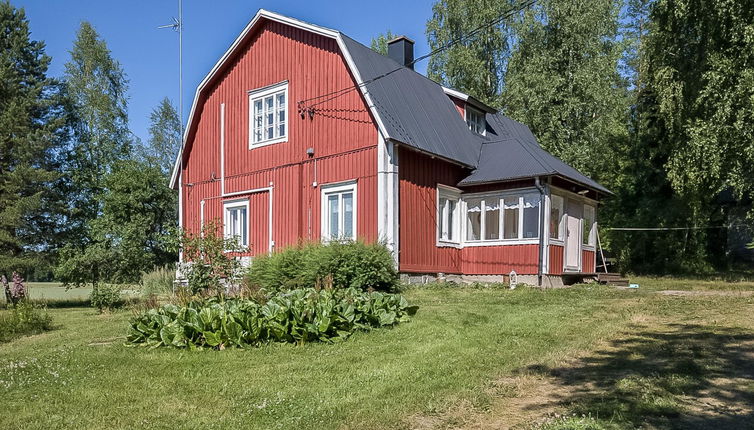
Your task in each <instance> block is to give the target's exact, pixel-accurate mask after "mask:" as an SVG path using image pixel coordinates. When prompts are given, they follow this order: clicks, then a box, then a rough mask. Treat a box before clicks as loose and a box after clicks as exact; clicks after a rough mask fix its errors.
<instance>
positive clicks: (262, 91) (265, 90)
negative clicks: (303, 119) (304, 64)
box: [248, 81, 291, 149]
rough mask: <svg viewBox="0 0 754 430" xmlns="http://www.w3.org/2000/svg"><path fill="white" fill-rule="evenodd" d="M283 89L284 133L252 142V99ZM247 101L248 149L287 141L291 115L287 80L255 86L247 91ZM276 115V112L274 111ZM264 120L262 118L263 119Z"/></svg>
mask: <svg viewBox="0 0 754 430" xmlns="http://www.w3.org/2000/svg"><path fill="white" fill-rule="evenodd" d="M280 91H283V92H284V94H285V135H284V136H280V137H276V138H273V139H266V140H260V141H259V142H254V101H255V100H256V99H259V98H264V97H266V96H268V95H270V94H275V93H278V92H280ZM248 103H249V149H254V148H260V147H262V146H267V145H272V144H275V143H281V142H287V141H288V135H289V134H290V132H291V115H290V106H291V104H290V99H289V98H288V81H283V82H278V83H277V84H273V85H268V86H266V87H262V88H257V89H255V90H250V91H249V92H248ZM275 115H277V112H275ZM263 122H264V120H263Z"/></svg>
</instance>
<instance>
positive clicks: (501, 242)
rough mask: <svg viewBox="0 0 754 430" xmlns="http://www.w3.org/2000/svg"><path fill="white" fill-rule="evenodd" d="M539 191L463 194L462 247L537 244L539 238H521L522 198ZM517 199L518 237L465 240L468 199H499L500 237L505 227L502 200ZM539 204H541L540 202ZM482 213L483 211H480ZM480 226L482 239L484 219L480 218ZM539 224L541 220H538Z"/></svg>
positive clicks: (522, 228)
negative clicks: (507, 198)
mask: <svg viewBox="0 0 754 430" xmlns="http://www.w3.org/2000/svg"><path fill="white" fill-rule="evenodd" d="M538 193H539V191H538V190H537V189H536V188H519V189H516V190H505V191H497V192H485V193H474V194H464V195H463V196H462V202H463V211H462V213H461V216H462V217H463V223H462V224H463V245H464V246H485V245H489V246H494V245H520V244H529V243H539V237H538V236H537V237H523V235H524V214H523V209H524V196H525V195H527V194H538ZM512 196H515V197H518V210H519V215H518V237H517V238H515V239H503V238H501V239H497V240H484V239H479V240H469V239H466V224H467V223H466V214H467V209H468V208H467V206H466V202H467V200H470V199H482V200H484V199H489V198H493V199H495V198H498V199H500V217H499V221H498V222H499V223H500V225H499V227H498V231H499V232H500V235H501V237H502V236H504V235H505V232H504V230H503V229H504V227H505V214H504V212H505V211H504V204H503V202H504V200H503V199H505V198H506V197H512ZM540 204H541V202H540ZM482 213H484V211H482ZM481 222H482V226H481V228H480V237H484V235H485V233H486V231H485V227H484V217H482V220H481ZM540 222H541V220H540ZM537 235H539V231H537Z"/></svg>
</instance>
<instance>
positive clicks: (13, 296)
mask: <svg viewBox="0 0 754 430" xmlns="http://www.w3.org/2000/svg"><path fill="white" fill-rule="evenodd" d="M0 282H2V283H3V287H4V288H5V300H6V302H7V303H8V304H12V305H13V306H16V305H17V304H18V302H20V301H21V300H23V299H25V298H26V297H27V291H26V285H24V278H22V277H21V275H19V274H18V273H17V272H13V275H12V276H11V283H8V278H6V277H5V275H3V276H2V278H0Z"/></svg>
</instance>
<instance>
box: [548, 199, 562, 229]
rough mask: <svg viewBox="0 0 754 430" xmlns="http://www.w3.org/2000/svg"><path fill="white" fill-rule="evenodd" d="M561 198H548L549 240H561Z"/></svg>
mask: <svg viewBox="0 0 754 430" xmlns="http://www.w3.org/2000/svg"><path fill="white" fill-rule="evenodd" d="M562 221H563V197H560V196H556V195H552V196H550V239H557V240H563V236H562V228H561V224H562Z"/></svg>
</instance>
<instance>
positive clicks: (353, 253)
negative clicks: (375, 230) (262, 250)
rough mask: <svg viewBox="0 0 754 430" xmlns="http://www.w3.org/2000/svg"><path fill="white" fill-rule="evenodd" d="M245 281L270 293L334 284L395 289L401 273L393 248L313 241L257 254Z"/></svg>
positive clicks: (358, 243) (342, 286) (354, 243)
mask: <svg viewBox="0 0 754 430" xmlns="http://www.w3.org/2000/svg"><path fill="white" fill-rule="evenodd" d="M245 281H246V284H247V285H249V286H254V287H259V288H262V289H264V290H266V291H268V292H274V291H286V290H290V289H295V288H306V287H313V286H316V285H323V284H324V285H327V286H329V285H332V286H333V287H335V288H357V289H360V290H364V291H366V290H380V291H393V290H394V289H395V288H396V287H397V285H398V273H397V271H396V269H395V262H394V260H393V256H392V255H391V254H390V251H389V250H388V249H387V248H386V247H385V246H384V245H381V244H365V243H363V242H330V243H328V244H321V243H310V244H304V245H299V246H293V247H289V248H286V249H284V250H282V251H280V252H276V253H274V254H271V255H260V256H257V257H254V259H253V261H252V263H251V267H250V268H249V271H248V273H247V274H246V279H245Z"/></svg>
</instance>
